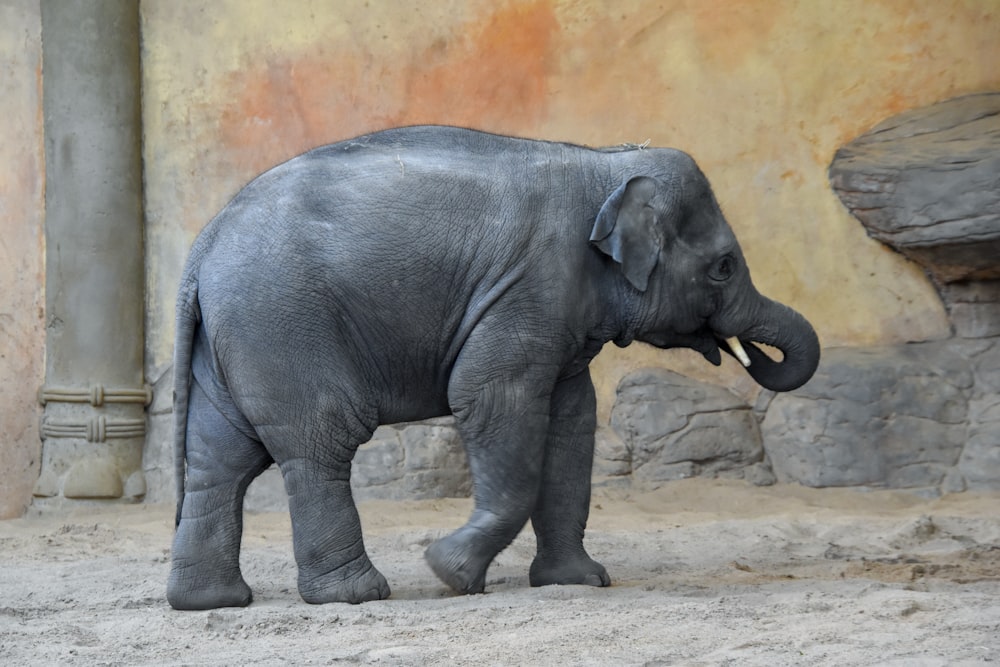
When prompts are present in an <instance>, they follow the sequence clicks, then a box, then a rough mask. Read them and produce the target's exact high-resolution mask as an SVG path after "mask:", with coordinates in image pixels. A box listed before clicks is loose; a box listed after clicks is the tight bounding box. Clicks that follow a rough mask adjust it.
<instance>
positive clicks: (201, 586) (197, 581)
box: [167, 567, 253, 611]
mask: <svg viewBox="0 0 1000 667" xmlns="http://www.w3.org/2000/svg"><path fill="white" fill-rule="evenodd" d="M225 579H228V581H226V582H225V583H218V582H219V581H220V579H219V578H216V577H214V576H211V575H201V574H199V575H196V574H194V573H192V572H191V571H190V568H187V569H181V568H176V567H175V568H174V569H172V570H171V571H170V578H169V579H168V580H167V602H169V603H170V606H171V607H173V608H174V609H178V610H183V611H200V610H204V609H218V608H219V607H246V606H247V605H248V604H250V602H251V601H252V600H253V593H252V592H251V591H250V586H248V585H247V582H246V581H244V580H243V576H242V575H240V574H239V572H237V573H236V577H235V578H233V577H232V576H230V577H224V578H223V580H225Z"/></svg>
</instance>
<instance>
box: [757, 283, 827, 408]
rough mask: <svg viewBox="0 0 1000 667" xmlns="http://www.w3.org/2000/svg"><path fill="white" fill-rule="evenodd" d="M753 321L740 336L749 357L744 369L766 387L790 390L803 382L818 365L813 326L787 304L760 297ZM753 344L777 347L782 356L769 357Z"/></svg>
mask: <svg viewBox="0 0 1000 667" xmlns="http://www.w3.org/2000/svg"><path fill="white" fill-rule="evenodd" d="M755 319H756V324H754V325H751V327H750V328H749V329H747V330H745V331H744V332H743V333H741V334H740V335H739V339H740V340H741V341H742V342H743V343H744V344H745V347H746V354H747V356H748V357H749V361H750V363H749V365H748V366H747V372H748V373H750V375H751V377H753V379H754V380H756V381H757V383H758V384H760V385H761V386H762V387H764V388H765V389H770V390H771V391H792V390H793V389H797V388H799V387H801V386H802V385H804V384H805V383H806V382H808V381H809V378H811V377H812V376H813V373H815V372H816V367H817V366H818V365H819V356H820V347H819V338H818V337H817V336H816V332H815V331H814V330H813V328H812V325H810V324H809V322H808V321H806V318H804V317H802V315H800V314H799V313H797V312H795V311H794V310H792V309H791V308H789V307H788V306H785V305H783V304H780V303H778V302H776V301H772V300H770V299H767V298H765V297H761V302H760V304H759V310H758V311H757V317H756V318H755ZM754 343H763V344H765V345H770V346H771V347H774V348H777V349H778V350H780V351H781V353H782V355H784V357H783V359H781V360H780V361H775V360H773V359H771V357H769V356H768V355H767V354H765V353H764V352H763V351H762V350H761V349H760V348H759V347H757V346H756V345H754Z"/></svg>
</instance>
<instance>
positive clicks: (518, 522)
mask: <svg viewBox="0 0 1000 667" xmlns="http://www.w3.org/2000/svg"><path fill="white" fill-rule="evenodd" d="M480 377H481V375H479V374H475V379H477V380H478V379H479V378H480ZM540 385H541V386H542V387H544V382H542V383H540ZM455 393H456V394H457V395H458V396H459V397H460V398H459V399H458V400H456V401H454V402H453V409H454V412H455V417H456V421H457V425H458V429H459V432H460V433H461V435H462V439H463V442H464V443H465V449H466V452H467V454H468V459H469V468H470V471H471V473H472V482H473V496H474V500H475V509H474V510H473V512H472V516H471V517H470V518H469V520H468V522H467V523H466V524H465V525H464V526H462V527H461V528H459V529H458V530H457V531H455V532H454V533H452V534H451V535H448V536H447V537H444V538H442V539H440V540H438V541H436V542H434V543H433V544H431V546H430V547H429V548H428V549H427V553H426V557H427V562H428V564H429V565H430V566H431V569H432V570H434V573H435V574H436V575H437V576H438V578H440V579H441V580H442V581H443V582H445V583H446V584H448V585H449V586H451V587H452V588H453V589H455V590H456V591H458V592H459V593H481V592H483V590H484V588H485V585H486V571H487V569H488V568H489V565H490V563H491V562H492V561H493V559H494V558H495V557H496V555H497V554H498V553H500V552H501V551H502V550H503V549H504V548H506V547H507V545H509V544H510V543H511V542H512V541H513V540H514V538H515V537H516V536H517V534H518V533H519V532H520V530H521V528H523V527H524V524H525V523H527V521H528V518H529V516H530V515H531V511H532V509H533V508H534V506H535V501H536V499H537V497H538V485H539V482H540V479H541V469H542V455H543V447H544V434H545V432H546V426H547V422H548V395H547V393H548V392H547V391H546V390H544V389H542V390H539V384H536V383H532V382H527V383H525V382H523V381H517V382H511V381H503V380H497V381H490V382H487V383H486V384H483V385H481V386H478V387H476V388H475V389H474V390H473V391H472V392H470V393H469V394H465V393H464V392H462V391H461V390H459V391H457V392H455Z"/></svg>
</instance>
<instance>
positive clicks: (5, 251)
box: [0, 0, 45, 519]
mask: <svg viewBox="0 0 1000 667" xmlns="http://www.w3.org/2000/svg"><path fill="white" fill-rule="evenodd" d="M41 67H42V52H41V19H40V18H39V11H38V3H37V2H28V1H22V0H12V1H10V2H0V118H3V120H4V125H3V127H2V128H0V165H2V168H0V519H5V518H9V517H14V516H19V515H20V514H21V513H22V512H23V511H24V508H25V507H27V505H28V502H29V501H30V500H31V489H32V487H33V486H34V483H35V479H36V478H37V477H38V466H39V459H40V455H41V447H42V443H41V441H40V440H39V435H38V424H39V418H40V417H41V407H40V406H39V405H38V398H37V396H38V394H37V391H38V388H39V387H40V386H41V385H42V382H43V380H44V379H45V327H44V325H43V321H44V315H45V314H44V312H43V309H44V305H45V296H44V291H43V286H42V285H43V281H44V276H45V268H44V262H45V259H44V258H45V249H44V239H43V227H42V225H43V222H44V218H43V213H42V209H43V205H44V178H45V177H44V172H45V167H44V149H43V146H42V107H41V103H42V99H41V97H42V83H41Z"/></svg>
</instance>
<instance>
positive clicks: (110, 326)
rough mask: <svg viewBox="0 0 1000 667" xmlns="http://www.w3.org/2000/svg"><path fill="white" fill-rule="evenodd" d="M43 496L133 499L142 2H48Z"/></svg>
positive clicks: (140, 429)
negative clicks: (140, 13) (140, 8)
mask: <svg viewBox="0 0 1000 667" xmlns="http://www.w3.org/2000/svg"><path fill="white" fill-rule="evenodd" d="M41 10H42V11H41V14H42V59H43V64H42V67H43V70H42V76H43V84H42V85H43V87H42V90H43V98H44V99H43V107H44V115H45V163H46V164H45V179H46V187H45V241H46V299H45V307H46V327H47V331H46V333H47V336H46V366H45V386H44V387H42V388H41V390H40V392H39V398H40V400H41V402H42V403H43V404H44V406H45V411H44V416H43V418H42V429H41V432H42V440H43V445H42V468H41V474H40V477H39V479H38V483H37V484H36V486H35V496H36V504H37V503H39V502H42V503H43V504H44V501H41V499H42V498H59V497H60V496H61V497H65V498H126V499H136V498H140V497H141V496H142V495H143V494H144V493H145V481H144V479H143V474H142V447H143V442H144V439H145V433H146V418H145V406H146V405H147V404H148V403H149V401H150V400H151V398H152V396H151V391H150V389H149V387H148V386H146V385H145V383H144V380H143V371H142V368H143V301H144V275H143V229H142V223H143V220H142V161H141V125H140V122H141V119H140V108H139V102H140V79H139V2H138V0H42V3H41Z"/></svg>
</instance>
